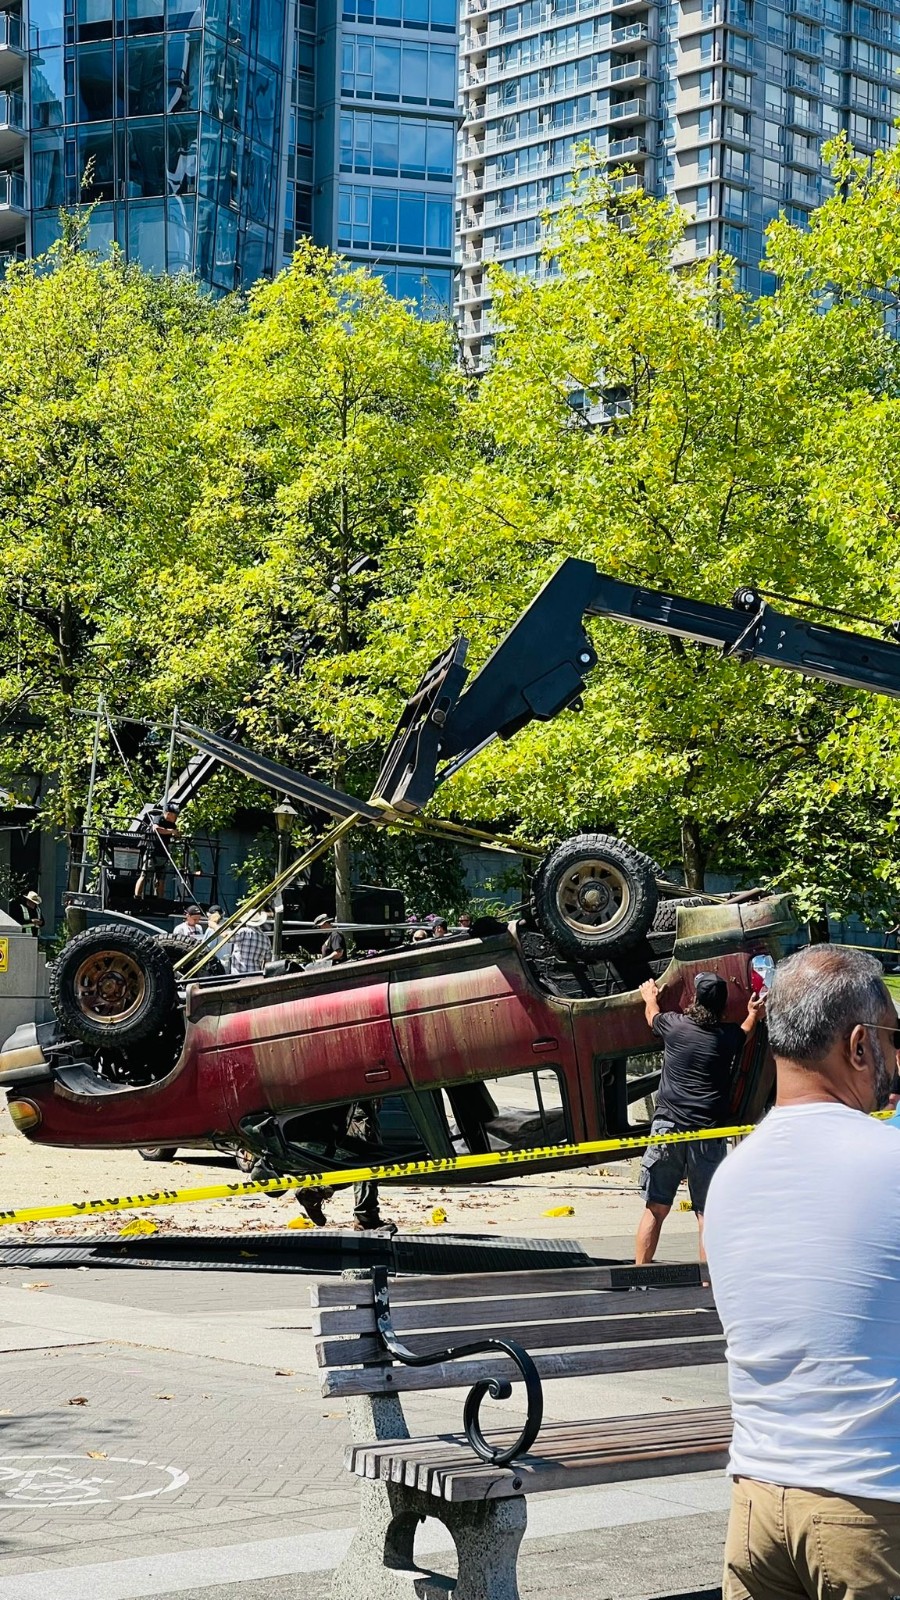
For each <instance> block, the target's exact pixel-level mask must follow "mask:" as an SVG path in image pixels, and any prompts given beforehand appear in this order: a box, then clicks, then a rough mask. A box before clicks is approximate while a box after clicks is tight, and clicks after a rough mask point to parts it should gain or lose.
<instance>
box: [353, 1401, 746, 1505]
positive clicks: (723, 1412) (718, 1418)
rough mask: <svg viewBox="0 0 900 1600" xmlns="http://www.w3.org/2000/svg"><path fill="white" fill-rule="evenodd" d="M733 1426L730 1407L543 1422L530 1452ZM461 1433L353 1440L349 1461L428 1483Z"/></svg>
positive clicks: (618, 1451) (568, 1451)
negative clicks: (432, 1472)
mask: <svg viewBox="0 0 900 1600" xmlns="http://www.w3.org/2000/svg"><path fill="white" fill-rule="evenodd" d="M666 1423H668V1424H669V1426H668V1428H666ZM730 1426H731V1425H730V1419H729V1414H728V1410H727V1408H726V1407H707V1408H704V1410H702V1411H683V1412H674V1413H672V1412H666V1413H664V1414H663V1415H662V1416H635V1417H623V1418H604V1419H601V1420H600V1421H599V1422H594V1423H592V1422H586V1421H583V1420H582V1421H570V1422H562V1423H560V1422H556V1423H553V1422H549V1423H545V1424H544V1426H543V1427H542V1428H541V1432H540V1435H539V1437H538V1442H537V1444H536V1445H535V1447H534V1448H533V1449H532V1450H531V1452H530V1455H531V1456H533V1457H534V1458H535V1459H537V1458H540V1459H542V1460H543V1459H544V1458H548V1457H550V1458H553V1459H554V1460H555V1459H557V1458H559V1457H561V1456H565V1457H566V1459H567V1460H568V1459H570V1458H571V1459H574V1458H575V1457H578V1458H579V1459H580V1458H581V1457H584V1456H591V1457H593V1456H595V1455H600V1456H602V1457H603V1458H604V1459H606V1458H609V1459H610V1460H612V1459H614V1458H616V1457H617V1456H621V1455H627V1456H631V1457H633V1456H634V1454H635V1452H636V1451H640V1450H642V1449H643V1448H644V1447H645V1446H647V1445H654V1446H655V1445H657V1444H658V1443H659V1438H660V1430H661V1429H662V1430H664V1432H665V1442H666V1443H667V1444H671V1445H672V1446H673V1447H674V1446H675V1445H684V1446H686V1447H687V1446H690V1447H692V1448H693V1447H694V1446H695V1445H696V1446H697V1448H706V1446H707V1445H708V1444H709V1442H710V1440H711V1439H713V1440H715V1439H719V1440H720V1442H721V1440H727V1439H728V1437H729V1436H730ZM717 1430H718V1431H717ZM489 1433H490V1436H491V1439H492V1440H493V1441H494V1442H496V1443H497V1444H502V1443H508V1442H510V1441H511V1440H512V1438H514V1435H513V1434H512V1433H510V1432H508V1431H507V1430H505V1429H504V1430H503V1431H502V1432H499V1433H497V1434H495V1433H494V1430H493V1429H489ZM460 1439H461V1436H460V1435H457V1434H446V1433H445V1434H435V1435H433V1436H431V1437H426V1438H416V1439H407V1440H381V1441H378V1442H376V1443H374V1444H362V1445H356V1446H351V1447H350V1448H349V1449H348V1450H347V1451H346V1453H345V1465H346V1467H347V1470H348V1471H350V1472H355V1474H356V1476H357V1477H365V1478H371V1479H375V1478H381V1479H382V1480H385V1481H390V1482H392V1483H402V1484H406V1485H407V1486H408V1487H409V1488H418V1487H425V1488H427V1485H428V1478H427V1474H428V1473H429V1472H430V1471H431V1469H432V1468H433V1467H440V1466H445V1465H446V1463H447V1459H448V1450H449V1451H451V1452H454V1451H455V1450H456V1447H457V1445H459V1444H460ZM460 1448H461V1450H462V1455H463V1461H464V1464H466V1465H472V1464H473V1463H474V1464H475V1465H477V1463H475V1462H474V1457H473V1456H472V1454H471V1452H470V1448H469V1446H468V1445H466V1443H465V1441H464V1440H463V1441H462V1443H461V1445H460ZM455 1459H456V1457H455V1454H454V1456H453V1460H454V1461H455ZM513 1475H515V1474H513Z"/></svg>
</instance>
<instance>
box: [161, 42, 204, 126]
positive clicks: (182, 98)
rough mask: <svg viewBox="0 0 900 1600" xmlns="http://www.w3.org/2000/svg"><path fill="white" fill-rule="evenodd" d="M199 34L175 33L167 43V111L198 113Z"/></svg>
mask: <svg viewBox="0 0 900 1600" xmlns="http://www.w3.org/2000/svg"><path fill="white" fill-rule="evenodd" d="M200 45H201V35H200V34H199V33H181V34H175V35H174V36H173V37H172V38H170V39H169V42H168V54H167V80H166V110H167V111H197V110H199V107H200Z"/></svg>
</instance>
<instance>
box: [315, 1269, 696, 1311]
mask: <svg viewBox="0 0 900 1600" xmlns="http://www.w3.org/2000/svg"><path fill="white" fill-rule="evenodd" d="M563 1280H564V1283H565V1287H566V1289H568V1290H569V1291H570V1292H574V1291H578V1290H592V1289H621V1288H625V1287H627V1286H628V1285H629V1284H645V1283H646V1284H648V1285H649V1286H650V1287H651V1289H652V1288H657V1287H660V1288H661V1287H662V1286H663V1285H670V1286H678V1285H684V1286H686V1287H689V1286H691V1285H697V1286H698V1287H699V1285H700V1267H699V1265H698V1264H697V1263H696V1262H690V1261H688V1262H667V1263H663V1264H661V1265H656V1264H654V1265H652V1266H648V1267H632V1266H625V1267H623V1266H616V1267H564V1268H560V1267H554V1268H546V1269H544V1270H541V1271H538V1272H480V1273H460V1274H457V1275H456V1276H448V1277H446V1278H444V1277H440V1278H439V1277H435V1276H431V1277H428V1278H403V1277H396V1278H394V1277H392V1278H391V1304H392V1305H398V1306H400V1305H415V1304H416V1303H418V1302H420V1301H422V1300H477V1299H478V1298H479V1297H480V1296H484V1295H487V1296H490V1297H494V1296H496V1297H497V1298H503V1297H505V1296H512V1295H519V1294H554V1293H559V1292H561V1291H562V1288H563ZM438 1290H439V1291H440V1292H438ZM310 1304H311V1305H313V1306H367V1305H371V1304H372V1283H371V1279H368V1278H355V1279H354V1278H346V1279H342V1280H341V1282H339V1283H338V1282H335V1281H334V1280H333V1279H331V1280H329V1281H328V1282H323V1283H314V1284H312V1285H311V1289H310Z"/></svg>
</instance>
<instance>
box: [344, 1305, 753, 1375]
mask: <svg viewBox="0 0 900 1600" xmlns="http://www.w3.org/2000/svg"><path fill="white" fill-rule="evenodd" d="M396 1331H397V1333H398V1335H399V1337H400V1338H401V1339H402V1340H403V1343H404V1344H405V1345H408V1347H409V1349H410V1350H412V1351H413V1352H414V1354H416V1355H425V1354H426V1353H427V1352H428V1351H429V1350H434V1349H435V1348H436V1347H437V1346H440V1347H443V1348H446V1347H447V1346H449V1345H455V1344H466V1343H473V1342H477V1340H478V1339H503V1338H506V1337H509V1336H512V1337H513V1338H514V1339H515V1340H516V1342H517V1343H519V1344H521V1345H524V1347H525V1349H526V1350H527V1351H528V1352H529V1354H532V1353H533V1352H534V1351H535V1350H558V1349H560V1348H563V1349H567V1350H568V1349H574V1348H577V1347H578V1346H581V1345H594V1346H607V1345H616V1344H628V1343H634V1342H637V1341H641V1340H647V1339H660V1340H668V1339H689V1338H700V1337H701V1336H703V1335H705V1334H714V1333H721V1331H722V1324H721V1323H720V1321H719V1318H718V1315H717V1314H716V1312H715V1311H685V1312H672V1313H670V1314H667V1315H665V1316H638V1317H615V1318H608V1317H605V1318H602V1319H601V1318H590V1319H588V1318H585V1319H584V1320H583V1321H582V1322H567V1321H566V1320H565V1319H564V1318H560V1319H559V1320H558V1321H555V1322H537V1323H533V1324H530V1323H523V1322H515V1323H513V1324H512V1326H510V1324H509V1323H499V1324H497V1325H496V1326H491V1325H488V1326H487V1327H481V1328H453V1329H450V1330H446V1329H444V1330H442V1331H441V1332H440V1333H438V1332H434V1333H418V1334H412V1335H410V1336H409V1337H407V1335H406V1332H405V1330H404V1329H403V1328H399V1329H397V1330H396ZM316 1360H317V1361H318V1364H319V1366H320V1367H327V1368H331V1369H334V1368H336V1367H349V1366H357V1365H359V1364H360V1363H369V1364H371V1363H373V1362H381V1363H384V1362H387V1364H388V1365H390V1358H389V1357H388V1356H387V1355H386V1353H385V1350H384V1348H383V1346H382V1345H381V1344H380V1343H379V1341H378V1340H377V1339H376V1338H375V1336H374V1335H372V1336H371V1337H365V1336H363V1337H360V1338H356V1339H325V1340H317V1341H316Z"/></svg>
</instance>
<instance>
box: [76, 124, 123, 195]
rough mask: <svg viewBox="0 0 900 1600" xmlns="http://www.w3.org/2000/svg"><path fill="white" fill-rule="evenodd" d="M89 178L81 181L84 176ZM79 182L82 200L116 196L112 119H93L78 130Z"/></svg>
mask: <svg viewBox="0 0 900 1600" xmlns="http://www.w3.org/2000/svg"><path fill="white" fill-rule="evenodd" d="M88 174H90V176H89V180H88V182H86V183H83V180H84V178H85V177H87V176H88ZM78 182H79V189H80V193H81V198H82V200H86V201H91V200H113V199H114V198H115V162H114V160H113V132H112V124H111V123H105V124H101V123H96V124H93V125H92V126H91V127H88V128H85V129H83V130H79V133H78Z"/></svg>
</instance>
